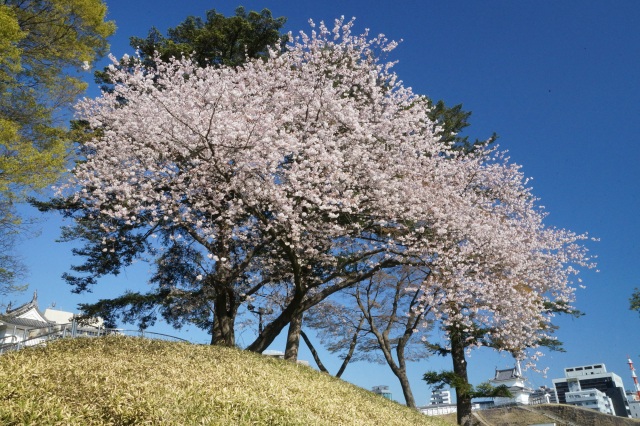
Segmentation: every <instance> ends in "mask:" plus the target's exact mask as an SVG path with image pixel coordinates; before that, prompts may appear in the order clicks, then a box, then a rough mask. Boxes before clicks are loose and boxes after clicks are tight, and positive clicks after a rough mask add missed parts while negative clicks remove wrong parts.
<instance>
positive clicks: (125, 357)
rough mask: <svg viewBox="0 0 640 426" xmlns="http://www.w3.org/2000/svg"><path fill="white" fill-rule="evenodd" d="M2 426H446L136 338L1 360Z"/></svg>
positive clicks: (307, 378)
mask: <svg viewBox="0 0 640 426" xmlns="http://www.w3.org/2000/svg"><path fill="white" fill-rule="evenodd" d="M0 377H2V380H0V423H1V424H3V425H36V424H37V425H134V424H135V425H143V424H144V425H160V424H162V425H446V423H444V422H442V421H441V420H439V419H435V418H430V417H427V416H424V415H422V414H420V413H418V412H416V411H413V410H410V409H408V408H406V407H404V406H402V405H400V404H397V403H394V402H392V401H388V400H385V399H384V398H381V397H379V396H377V395H374V394H373V393H371V392H369V391H366V390H364V389H361V388H358V387H356V386H353V385H351V384H349V383H346V382H344V381H341V380H339V379H336V378H334V377H331V376H328V375H326V374H321V373H318V372H317V371H315V370H313V369H311V368H309V367H305V366H301V365H296V364H293V363H289V362H285V361H281V360H277V359H271V358H267V357H263V356H261V355H257V354H252V353H249V352H245V351H241V350H237V349H230V348H220V347H211V346H200V345H190V344H185V343H169V342H160V341H152V340H145V339H139V338H130V337H107V338H99V339H73V340H71V339H67V340H62V341H58V342H54V343H51V344H49V345H48V346H47V347H43V348H33V349H25V350H22V351H19V352H15V353H10V354H6V355H3V356H1V357H0Z"/></svg>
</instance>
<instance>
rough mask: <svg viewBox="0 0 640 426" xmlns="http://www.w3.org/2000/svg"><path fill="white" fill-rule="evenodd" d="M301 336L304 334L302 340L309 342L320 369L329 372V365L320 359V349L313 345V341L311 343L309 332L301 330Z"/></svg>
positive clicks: (310, 349) (308, 344)
mask: <svg viewBox="0 0 640 426" xmlns="http://www.w3.org/2000/svg"><path fill="white" fill-rule="evenodd" d="M300 336H302V340H304V342H305V343H306V344H307V347H308V348H309V351H311V355H312V356H313V359H314V361H315V362H316V365H317V366H318V369H319V370H320V371H322V372H323V373H327V374H329V370H327V367H325V366H324V364H323V363H322V361H321V360H320V355H318V351H317V350H316V348H315V347H314V346H313V343H311V340H310V339H309V336H307V333H305V332H304V330H300ZM336 377H339V376H336Z"/></svg>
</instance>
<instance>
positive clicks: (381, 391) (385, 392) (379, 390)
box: [371, 385, 393, 401]
mask: <svg viewBox="0 0 640 426" xmlns="http://www.w3.org/2000/svg"><path fill="white" fill-rule="evenodd" d="M371 392H373V393H375V394H376V395H380V396H382V397H383V398H387V399H390V400H392V401H393V395H392V394H391V391H390V390H389V386H386V385H380V386H374V387H373V388H371Z"/></svg>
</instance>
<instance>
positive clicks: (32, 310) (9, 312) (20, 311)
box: [3, 291, 53, 327]
mask: <svg viewBox="0 0 640 426" xmlns="http://www.w3.org/2000/svg"><path fill="white" fill-rule="evenodd" d="M24 316H27V317H28V316H31V317H32V319H33V320H34V321H38V320H35V319H34V318H33V316H35V317H38V318H41V319H42V320H44V321H43V322H44V325H43V326H42V327H46V326H48V325H49V324H53V322H52V321H49V320H47V318H46V317H45V316H44V313H43V312H42V311H41V310H40V308H38V292H37V291H34V292H33V298H32V299H31V301H30V302H27V303H25V304H24V305H20V306H18V307H17V308H12V307H11V303H9V305H8V306H7V309H6V311H5V313H4V315H3V317H4V318H5V319H6V320H11V321H13V320H16V319H25V318H20V317H24ZM38 322H40V321H38ZM12 324H16V323H15V322H12Z"/></svg>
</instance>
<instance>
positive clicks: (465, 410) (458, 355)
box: [450, 325, 475, 426]
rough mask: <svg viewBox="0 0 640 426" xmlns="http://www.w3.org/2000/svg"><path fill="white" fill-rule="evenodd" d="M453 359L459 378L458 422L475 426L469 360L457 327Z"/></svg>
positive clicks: (465, 425) (457, 397)
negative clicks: (468, 369)
mask: <svg viewBox="0 0 640 426" xmlns="http://www.w3.org/2000/svg"><path fill="white" fill-rule="evenodd" d="M450 337H451V359H452V361H453V372H454V373H455V374H456V376H457V380H456V383H455V389H456V400H457V409H458V413H457V420H458V424H459V425H460V426H473V425H474V424H475V422H474V421H473V417H472V415H471V395H470V394H469V389H470V387H469V376H468V375H467V360H466V359H465V354H464V350H465V346H464V341H463V338H464V337H463V336H462V333H460V332H459V331H458V330H457V328H456V326H455V325H454V326H453V327H452V331H451V335H450Z"/></svg>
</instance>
